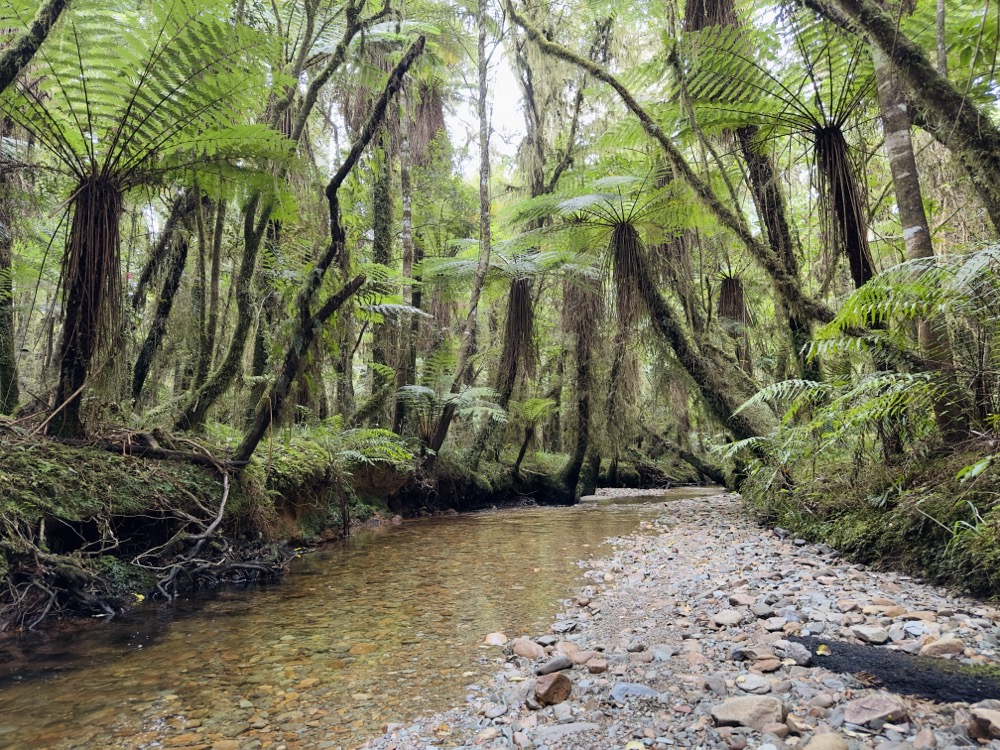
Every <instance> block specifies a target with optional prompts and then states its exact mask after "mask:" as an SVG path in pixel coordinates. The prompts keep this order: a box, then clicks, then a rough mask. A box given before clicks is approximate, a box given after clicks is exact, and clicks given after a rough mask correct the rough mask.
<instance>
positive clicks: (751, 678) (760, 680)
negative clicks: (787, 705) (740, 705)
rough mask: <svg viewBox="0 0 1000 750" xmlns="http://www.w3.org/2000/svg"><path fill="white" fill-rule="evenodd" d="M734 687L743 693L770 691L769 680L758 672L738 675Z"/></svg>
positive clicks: (761, 693) (758, 693)
mask: <svg viewBox="0 0 1000 750" xmlns="http://www.w3.org/2000/svg"><path fill="white" fill-rule="evenodd" d="M736 687H738V688H739V689H740V690H742V691H743V692H745V693H755V694H756V695H763V694H764V693H770V692H771V683H770V681H769V680H768V679H767V678H766V677H761V676H760V675H759V674H748V675H740V676H739V677H737V678H736Z"/></svg>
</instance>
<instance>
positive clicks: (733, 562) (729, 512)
mask: <svg viewBox="0 0 1000 750" xmlns="http://www.w3.org/2000/svg"><path fill="white" fill-rule="evenodd" d="M587 565H588V566H590V567H589V569H588V570H587V573H586V576H587V578H588V579H589V580H590V581H591V583H590V584H589V585H587V586H585V587H583V588H582V589H581V590H580V591H579V592H577V594H576V595H575V596H574V597H573V598H572V599H569V600H567V601H566V602H565V605H566V609H565V611H564V612H563V613H562V614H561V615H559V617H558V619H557V620H556V622H555V623H553V625H552V627H551V629H550V632H549V633H545V634H528V635H527V636H522V637H518V638H516V639H513V640H508V638H507V636H508V635H509V636H512V637H513V636H520V634H503V635H502V634H486V633H484V634H483V637H484V640H485V642H484V646H483V648H485V649H493V648H495V649H497V650H500V649H502V650H503V653H505V654H506V655H507V658H506V661H505V662H504V663H503V668H502V669H501V670H500V671H499V672H498V673H497V674H496V675H495V676H494V678H493V679H492V681H491V682H490V683H489V684H483V685H478V686H469V687H468V690H469V703H468V705H467V706H466V707H465V708H463V709H458V710H454V711H450V712H447V713H443V714H439V715H436V716H432V717H428V718H426V719H425V720H422V721H419V722H416V723H413V724H410V725H407V726H398V725H390V726H388V727H386V733H385V735H383V736H382V737H379V738H376V739H374V740H372V741H370V742H369V743H367V744H366V745H365V748H366V750H411V749H412V750H418V749H419V750H428V749H429V748H438V747H447V748H487V749H488V750H498V749H499V748H504V749H505V750H506V749H508V748H517V749H519V750H562V749H566V750H570V749H579V750H583V749H588V750H590V749H593V750H598V749H601V750H608V749H611V748H617V749H623V750H640V749H641V748H652V749H653V750H666V749H667V748H674V747H695V748H731V749H733V750H742V749H743V748H747V747H749V748H759V749H760V750H782V749H783V748H789V747H805V748H808V749H809V750H847V749H848V748H849V749H850V750H875V749H877V750H906V749H910V748H934V747H937V748H952V747H970V746H980V747H990V748H994V749H996V748H1000V679H998V678H1000V612H998V611H997V609H996V608H994V607H992V606H989V605H987V604H985V603H983V602H981V601H978V600H974V599H970V598H966V597H962V596H960V595H956V594H953V593H950V592H948V591H945V590H943V589H941V588H939V587H935V586H932V585H928V584H925V583H923V582H920V581H918V580H915V579H913V578H911V577H909V576H905V575H901V574H898V573H895V572H887V571H876V570H872V569H869V568H867V567H865V566H862V565H856V564H852V563H849V562H846V561H844V560H843V559H842V558H840V557H839V556H838V555H837V553H836V552H835V551H834V550H832V549H830V548H829V547H826V546H824V545H814V544H808V543H806V541H805V540H802V539H796V538H794V537H793V536H792V535H789V534H788V533H787V532H784V531H783V530H781V529H775V530H770V529H762V528H761V527H759V526H758V525H757V524H756V523H755V522H754V520H753V518H752V517H751V516H750V514H749V513H748V511H747V510H746V508H745V506H744V504H743V503H742V501H741V500H740V498H738V497H737V496H734V495H728V494H724V495H717V496H713V497H710V498H705V497H701V498H696V499H690V500H681V501H675V502H670V503H669V504H668V505H666V506H665V507H664V513H663V515H662V516H661V517H660V518H659V519H658V520H657V521H655V522H654V523H645V522H644V524H643V528H642V529H640V531H639V532H638V533H636V534H635V535H633V536H631V537H628V538H625V539H621V540H617V542H616V552H615V554H614V556H613V557H611V558H609V559H604V560H599V561H589V562H588V563H587ZM487 644H494V645H487ZM916 654H922V655H923V656H916ZM866 655H868V656H869V657H870V658H866ZM550 669H551V670H556V671H554V672H552V673H551V674H552V675H560V676H558V677H556V676H548V677H543V678H538V677H536V672H537V671H543V672H544V671H547V670H550ZM842 670H843V671H842ZM567 689H568V690H569V695H568V696H566V695H565V693H566V691H567ZM914 693H922V695H915V694H914ZM545 703H549V705H542V704H545Z"/></svg>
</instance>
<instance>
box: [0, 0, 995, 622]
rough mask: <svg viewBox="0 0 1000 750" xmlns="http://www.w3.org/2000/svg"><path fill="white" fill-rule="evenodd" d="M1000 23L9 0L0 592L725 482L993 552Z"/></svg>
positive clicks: (0, 335) (6, 616) (967, 16)
mask: <svg viewBox="0 0 1000 750" xmlns="http://www.w3.org/2000/svg"><path fill="white" fill-rule="evenodd" d="M998 33H1000V16H998V13H997V11H996V8H995V7H993V6H991V5H990V4H989V3H986V2H982V3H969V2H957V1H955V0H902V1H900V0H785V1H784V2H768V1H766V0H765V1H764V2H757V1H756V0H755V1H754V2H743V0H662V1H659V0H658V1H657V2H650V3H647V2H643V1H642V0H636V1H635V2H628V3H622V2H617V1H612V0H588V1H587V2H582V1H581V0H573V1H572V2H564V3H549V2H546V1H545V0H530V2H525V0H479V2H478V4H473V5H463V4H461V3H455V2H444V1H442V0H411V2H409V3H405V4H404V3H402V2H399V1H398V0H385V2H384V4H373V2H370V0H271V1H270V2H264V1H263V0H163V1H162V2H155V3H153V2H147V1H146V0H133V1H132V2H129V3H122V2H118V1H117V0H101V1H100V2H97V0H44V1H43V2H41V3H38V2H36V0H7V1H6V2H4V3H3V5H2V7H0V136H2V140H0V413H2V414H3V415H5V416H4V417H2V418H0V579H2V594H0V608H2V613H0V619H2V620H3V622H4V623H6V624H7V625H10V624H14V625H23V626H30V625H33V624H35V623H37V622H40V621H41V620H42V619H43V618H44V617H45V616H46V615H48V614H51V613H55V612H59V611H71V610H73V611H85V612H95V611H96V612H104V613H107V614H113V613H114V612H115V611H116V610H117V609H118V608H119V607H121V606H124V605H126V604H127V603H128V602H129V601H130V600H129V597H130V596H132V595H135V596H144V595H147V594H157V595H161V596H165V597H169V596H172V595H174V594H175V593H176V592H177V591H179V590H181V589H182V588H184V587H188V586H192V585H202V584H211V583H214V582H217V581H219V580H223V579H233V578H237V579H238V578H248V577H258V576H272V575H276V574H278V573H279V572H280V571H281V569H282V567H283V565H284V564H285V563H286V562H287V560H288V557H289V554H290V553H289V552H288V550H287V549H286V548H284V547H282V546H281V544H279V542H280V540H282V539H288V538H295V539H306V540H312V539H317V538H321V537H322V536H323V535H324V534H329V533H330V529H341V528H342V529H343V530H345V531H346V530H347V528H348V527H349V523H350V520H351V517H352V516H354V517H355V519H357V518H358V517H364V516H365V515H367V514H370V513H372V512H375V511H377V510H379V509H381V510H383V511H388V512H389V513H401V514H408V513H416V512H421V511H434V510H442V509H448V508H456V509H465V508H469V507H475V506H477V505H484V504H485V505H489V504H492V503H494V502H499V501H502V500H509V499H513V498H516V497H519V496H530V497H533V498H534V499H535V500H537V501H538V502H546V503H572V502H575V501H576V499H577V498H579V496H580V495H581V493H582V494H586V493H588V492H591V491H592V490H593V488H594V487H595V486H596V485H598V484H611V485H640V484H644V485H657V484H659V485H663V484H666V483H668V482H675V483H677V482H699V481H713V482H717V483H723V484H727V485H729V486H731V487H734V488H739V489H740V490H741V492H742V493H743V495H744V497H745V498H746V500H747V501H748V502H749V503H750V504H751V506H752V507H753V508H755V510H756V511H757V512H758V513H759V514H760V515H761V517H762V519H763V520H766V521H768V522H770V523H779V524H781V525H784V526H787V527H789V528H794V529H796V530H797V531H798V533H801V534H803V535H805V536H808V537H810V538H815V539H825V540H827V541H828V542H829V543H831V544H834V545H836V546H838V547H839V548H841V549H843V550H844V551H846V552H848V553H851V554H854V555H855V556H857V557H859V558H862V559H865V560H868V561H891V562H895V563H898V564H901V565H908V566H910V567H913V568H917V569H920V570H922V571H924V572H929V573H931V574H933V575H935V576H938V577H939V578H941V579H943V580H951V581H960V582H962V583H963V584H964V585H966V586H968V587H970V588H973V589H975V590H977V591H979V592H992V593H998V592H1000V506H998V503H997V499H998V497H1000V495H998V494H997V493H998V492H1000V473H998V469H1000V467H998V465H997V462H996V460H995V455H996V454H997V451H998V445H997V440H998V439H1000V432H998V430H1000V423H998V421H1000V420H998V416H1000V390H998V386H1000V377H998V376H1000V373H998V370H997V367H998V365H1000V351H998V347H1000V340H998V339H1000V329H998V321H1000V278H998V276H997V269H998V264H1000V245H998V244H997V242H998V234H997V230H998V228H1000V126H998V122H1000V120H998V114H1000V113H998V108H997V104H998V98H1000V90H998V88H997V84H996V77H995V74H996V69H997V54H998V44H1000V39H998ZM128 592H131V593H128ZM138 592H145V594H142V593H138Z"/></svg>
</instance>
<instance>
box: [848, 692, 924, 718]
mask: <svg viewBox="0 0 1000 750" xmlns="http://www.w3.org/2000/svg"><path fill="white" fill-rule="evenodd" d="M907 717H908V713H907V710H906V706H905V705H903V703H902V702H901V701H900V700H899V698H897V697H896V696H894V695H890V694H889V693H874V694H872V695H868V696H865V697H864V698H859V699H857V700H853V701H851V702H850V703H848V704H847V705H846V706H845V707H844V721H846V722H848V723H849V724H859V725H861V726H868V725H871V724H874V723H875V722H879V721H881V722H882V723H885V722H887V721H892V722H900V721H906V719H907Z"/></svg>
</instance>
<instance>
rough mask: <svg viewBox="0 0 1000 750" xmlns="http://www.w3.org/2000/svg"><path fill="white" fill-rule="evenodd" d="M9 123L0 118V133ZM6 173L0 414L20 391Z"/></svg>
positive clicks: (1, 202)
mask: <svg viewBox="0 0 1000 750" xmlns="http://www.w3.org/2000/svg"><path fill="white" fill-rule="evenodd" d="M8 132H10V123H9V122H8V120H7V119H6V118H0V137H3V136H5V135H6V134H7V133H8ZM9 189H10V185H9V180H8V177H7V175H6V174H5V173H4V172H3V171H0V414H13V413H14V410H15V409H16V408H17V403H18V401H19V400H20V396H21V392H20V387H19V385H18V380H17V343H16V340H17V331H16V330H15V326H14V279H13V276H12V272H13V268H12V266H13V261H14V257H13V250H14V232H13V228H12V227H11V219H12V216H11V213H12V211H11V202H10V196H9V193H8V190H9Z"/></svg>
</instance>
